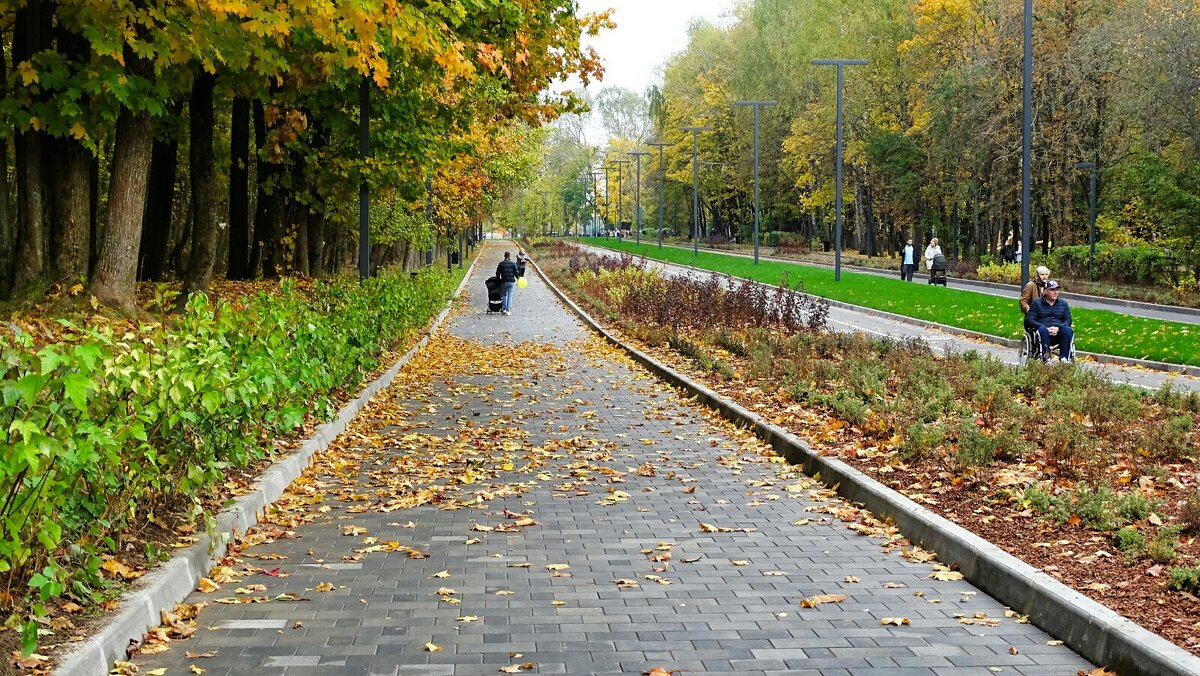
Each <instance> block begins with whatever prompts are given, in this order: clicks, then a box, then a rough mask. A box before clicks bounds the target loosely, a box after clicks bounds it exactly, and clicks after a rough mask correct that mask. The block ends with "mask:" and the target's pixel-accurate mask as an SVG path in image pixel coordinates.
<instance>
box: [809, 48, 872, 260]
mask: <svg viewBox="0 0 1200 676" xmlns="http://www.w3.org/2000/svg"><path fill="white" fill-rule="evenodd" d="M812 64H813V65H814V66H837V179H836V180H837V184H836V185H835V186H834V195H835V197H834V204H835V209H836V211H835V216H834V239H835V240H837V241H835V242H834V245H835V252H834V254H833V281H835V282H840V281H842V67H843V66H865V65H866V64H867V61H866V59H813V60H812Z"/></svg>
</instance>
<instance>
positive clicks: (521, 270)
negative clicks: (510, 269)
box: [517, 251, 529, 278]
mask: <svg viewBox="0 0 1200 676" xmlns="http://www.w3.org/2000/svg"><path fill="white" fill-rule="evenodd" d="M527 262H529V256H526V255H525V252H524V251H518V252H517V277H518V278H519V277H524V276H525V264H526V263H527Z"/></svg>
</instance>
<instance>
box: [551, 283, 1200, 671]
mask: <svg viewBox="0 0 1200 676" xmlns="http://www.w3.org/2000/svg"><path fill="white" fill-rule="evenodd" d="M534 269H536V270H537V271H538V274H539V275H540V276H541V277H542V279H543V280H544V281H545V282H546V285H547V286H548V287H550V289H551V290H553V291H554V293H555V294H556V295H557V296H558V297H559V298H560V299H562V301H563V303H565V304H566V305H567V307H569V308H570V309H571V311H572V312H574V313H575V314H576V315H578V316H579V317H580V318H581V319H582V320H583V321H584V323H586V324H587V325H588V326H590V327H591V328H592V329H593V330H594V331H596V332H597V333H599V334H600V335H602V336H603V337H604V338H605V339H606V340H608V342H610V343H612V344H613V345H615V346H617V347H619V348H621V349H622V350H624V351H625V352H627V353H628V354H629V355H630V356H632V357H633V358H634V360H636V361H637V362H639V363H641V364H642V365H643V366H645V367H646V368H647V369H649V370H650V371H651V372H652V373H654V374H655V375H657V376H658V377H659V378H662V379H663V380H664V381H666V382H668V383H669V384H671V385H673V386H676V387H679V388H682V389H684V390H686V391H688V392H689V393H691V394H693V395H694V396H695V397H696V398H697V400H699V401H700V402H701V403H703V404H704V405H706V406H708V407H710V408H713V409H715V410H717V411H719V412H720V413H721V414H722V415H723V416H724V417H725V418H727V419H729V420H730V421H732V422H735V423H738V424H743V425H747V426H750V427H752V428H753V429H754V431H755V433H756V434H757V435H758V436H759V437H760V438H762V439H763V440H764V441H767V442H768V443H770V444H771V446H772V448H774V449H775V451H776V452H777V453H779V454H780V455H782V456H783V457H784V458H786V459H787V461H788V462H789V463H792V464H796V465H803V467H804V471H805V473H807V474H809V475H816V474H818V473H819V474H820V475H821V481H822V482H823V483H825V484H826V485H828V486H832V487H836V489H837V491H838V493H839V494H840V495H842V496H843V497H844V498H846V499H847V500H850V501H853V502H857V503H861V504H862V505H863V506H864V507H866V509H868V510H870V511H871V512H872V513H873V514H875V515H876V517H878V518H880V519H891V520H892V521H893V522H895V524H896V526H897V527H899V528H900V530H901V532H902V533H904V535H905V537H907V538H908V539H909V540H910V541H911V542H914V543H916V544H919V545H921V546H922V547H923V548H925V549H928V550H930V551H934V552H937V554H938V559H939V560H940V561H942V562H943V563H947V564H955V565H957V566H958V569H959V570H960V571H961V572H962V573H963V576H964V577H965V578H966V579H967V580H968V581H969V582H971V583H972V584H974V585H975V586H976V587H979V588H980V589H982V590H983V591H984V592H986V593H988V594H989V595H991V596H993V597H995V598H996V599H998V600H1000V602H1002V603H1004V604H1006V605H1008V606H1009V607H1011V608H1012V609H1013V610H1015V611H1017V612H1019V613H1021V614H1023V615H1028V616H1029V618H1030V621H1031V622H1033V624H1034V625H1036V626H1038V627H1039V628H1041V629H1043V630H1044V631H1046V632H1048V633H1050V634H1051V635H1053V636H1055V637H1057V638H1059V639H1061V640H1062V641H1063V642H1064V643H1065V644H1066V645H1067V646H1068V647H1070V648H1071V649H1072V650H1074V651H1075V652H1077V653H1079V654H1080V655H1082V656H1083V657H1084V658H1086V659H1088V660H1090V661H1091V662H1093V663H1095V664H1100V665H1105V666H1107V667H1109V668H1111V669H1116V670H1117V671H1118V672H1120V673H1121V674H1137V675H1143V674H1144V675H1146V676H1166V675H1168V674H1170V675H1177V674H1188V675H1193V676H1195V675H1200V658H1198V657H1196V656H1194V655H1192V654H1191V653H1189V652H1187V651H1186V650H1184V649H1182V648H1180V647H1178V646H1176V645H1175V644H1174V643H1171V642H1170V641H1167V640H1166V639H1164V638H1162V637H1161V636H1159V635H1158V634H1155V633H1153V632H1150V631H1148V630H1146V629H1145V628H1143V627H1141V626H1139V625H1138V624H1136V623H1134V622H1133V621H1131V620H1128V619H1126V618H1124V617H1122V616H1121V615H1119V614H1117V613H1116V612H1114V611H1112V610H1110V609H1108V608H1107V607H1105V606H1103V605H1101V604H1099V603H1096V602H1095V601H1093V600H1091V599H1089V598H1088V597H1086V596H1084V595H1083V594H1080V593H1079V592H1077V591H1075V590H1073V589H1071V588H1070V587H1067V586H1066V585H1064V584H1062V583H1061V582H1059V581H1057V580H1055V579H1054V578H1052V577H1050V576H1049V575H1047V574H1045V573H1043V572H1041V571H1040V570H1038V569H1036V568H1034V567H1033V566H1030V565H1029V564H1027V563H1025V562H1024V561H1021V560H1020V559H1018V558H1016V557H1015V556H1012V555H1011V554H1009V553H1008V552H1005V551H1004V550H1002V549H1000V548H999V547H997V546H996V545H993V544H992V543H990V542H988V541H987V540H984V539H983V538H981V537H979V536H977V535H975V534H974V533H972V532H970V531H968V530H966V529H965V528H962V527H961V526H958V525H956V524H954V523H952V522H950V521H949V520H947V519H945V518H943V517H941V516H938V515H937V514H935V513H933V512H931V511H929V510H928V509H925V508H924V507H922V506H920V505H918V504H917V503H915V502H913V501H912V500H909V499H908V498H906V497H904V496H903V495H901V494H899V493H897V492H895V491H893V490H892V489H890V488H888V487H886V486H884V485H883V484H881V483H879V482H878V481H875V480H874V479H872V478H871V477H869V476H867V475H866V474H863V473H862V472H859V471H858V470H856V469H854V468H853V467H851V466H850V465H847V464H846V463H844V462H842V461H841V460H838V459H836V458H828V457H825V456H822V455H820V454H818V453H817V452H815V451H814V450H813V449H812V448H811V447H809V446H808V444H806V443H805V442H804V441H802V440H801V439H799V438H798V437H796V436H795V435H793V434H791V433H789V432H787V431H785V430H783V429H781V428H779V427H776V426H775V425H773V424H771V423H769V422H767V421H766V420H765V419H763V418H762V417H760V416H759V415H757V414H755V413H753V412H751V411H750V410H748V409H746V408H744V407H742V406H741V405H739V404H737V403H734V402H731V401H728V400H726V399H724V398H723V397H722V396H721V395H720V394H718V393H717V392H715V391H713V390H711V389H709V388H708V387H706V386H704V385H702V384H700V383H697V382H695V381H693V380H692V379H690V378H688V377H687V376H685V375H683V374H681V373H678V372H676V371H675V370H673V369H671V368H670V367H668V366H666V365H665V364H662V363H660V362H659V361H658V360H656V359H654V358H653V357H651V356H650V355H648V354H646V353H644V352H641V351H640V350H638V349H637V348H634V347H633V346H631V345H627V344H625V343H624V342H622V341H621V340H619V339H618V338H617V337H616V336H614V335H613V334H611V333H610V332H609V331H607V330H606V329H605V328H604V327H602V326H600V324H599V323H597V322H596V321H595V320H594V319H592V317H591V316H590V315H589V314H588V313H587V312H585V311H584V310H583V309H582V308H580V307H579V306H578V305H576V304H575V303H574V302H573V301H572V300H571V299H570V298H568V297H567V296H566V294H564V293H563V292H562V290H560V289H559V288H558V287H557V286H555V285H554V283H553V282H552V281H550V279H549V278H548V277H547V276H546V275H545V274H543V273H542V271H541V268H539V267H537V266H536V265H535V266H534Z"/></svg>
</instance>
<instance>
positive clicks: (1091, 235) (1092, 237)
mask: <svg viewBox="0 0 1200 676" xmlns="http://www.w3.org/2000/svg"><path fill="white" fill-rule="evenodd" d="M1075 168H1076V169H1087V170H1088V173H1089V174H1090V176H1089V177H1088V178H1089V180H1088V220H1089V224H1088V279H1093V280H1094V279H1095V276H1094V273H1093V271H1092V268H1093V266H1094V265H1095V263H1096V180H1097V178H1098V176H1097V172H1096V163H1095V162H1080V163H1079V164H1076V165H1075Z"/></svg>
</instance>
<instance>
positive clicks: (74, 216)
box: [51, 139, 92, 287]
mask: <svg viewBox="0 0 1200 676" xmlns="http://www.w3.org/2000/svg"><path fill="white" fill-rule="evenodd" d="M54 145H55V146H57V147H58V148H60V149H61V151H62V152H61V153H56V155H58V157H56V158H55V162H56V163H57V165H58V172H57V173H58V176H57V181H56V182H57V184H58V185H59V189H58V194H57V195H56V202H55V209H54V216H55V217H54V219H53V221H52V222H51V227H52V231H53V235H52V238H51V241H52V242H53V245H54V246H53V249H54V271H53V281H55V282H57V283H59V284H61V285H62V286H64V287H70V286H71V285H73V284H76V283H80V282H84V281H86V280H87V275H88V259H89V254H90V253H91V236H92V190H91V188H92V185H91V178H90V176H89V175H88V174H89V173H90V171H91V166H90V160H91V152H90V151H89V150H88V149H87V148H85V147H83V145H82V144H80V143H79V142H78V141H75V140H73V139H63V140H61V141H59V142H57V143H55V144H54Z"/></svg>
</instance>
